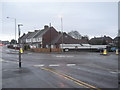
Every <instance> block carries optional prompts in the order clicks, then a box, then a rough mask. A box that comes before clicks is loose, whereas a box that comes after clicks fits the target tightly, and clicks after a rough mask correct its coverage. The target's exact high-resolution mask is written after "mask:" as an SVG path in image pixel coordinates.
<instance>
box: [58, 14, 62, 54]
mask: <svg viewBox="0 0 120 90" xmlns="http://www.w3.org/2000/svg"><path fill="white" fill-rule="evenodd" d="M59 17H60V21H61V32H62V52H63V17H62V16H61V15H60V16H59Z"/></svg>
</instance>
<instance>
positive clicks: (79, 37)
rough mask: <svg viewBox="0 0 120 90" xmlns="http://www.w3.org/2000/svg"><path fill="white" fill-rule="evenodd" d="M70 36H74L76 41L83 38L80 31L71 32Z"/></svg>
mask: <svg viewBox="0 0 120 90" xmlns="http://www.w3.org/2000/svg"><path fill="white" fill-rule="evenodd" d="M68 35H70V36H72V37H73V38H75V39H81V38H82V36H81V34H80V33H79V32H78V31H70V32H68Z"/></svg>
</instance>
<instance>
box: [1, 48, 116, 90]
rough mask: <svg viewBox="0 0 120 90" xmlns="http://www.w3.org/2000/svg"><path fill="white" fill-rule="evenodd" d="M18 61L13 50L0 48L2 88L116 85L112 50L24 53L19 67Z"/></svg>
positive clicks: (106, 86) (99, 86)
mask: <svg viewBox="0 0 120 90" xmlns="http://www.w3.org/2000/svg"><path fill="white" fill-rule="evenodd" d="M0 49H1V47H0ZM18 60H19V59H18V54H17V52H15V51H14V50H11V49H8V48H6V47H3V49H2V87H3V88H95V89H97V88H118V56H117V55H115V53H108V55H107V56H103V55H100V54H99V53H90V52H73V53H34V52H25V53H24V54H22V68H21V69H19V67H18Z"/></svg>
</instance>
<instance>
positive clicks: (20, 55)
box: [18, 24, 23, 68]
mask: <svg viewBox="0 0 120 90" xmlns="http://www.w3.org/2000/svg"><path fill="white" fill-rule="evenodd" d="M20 26H23V25H22V24H18V43H19V68H21V51H20V49H21V45H20Z"/></svg>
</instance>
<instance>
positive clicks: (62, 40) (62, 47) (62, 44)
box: [61, 16, 63, 52]
mask: <svg viewBox="0 0 120 90" xmlns="http://www.w3.org/2000/svg"><path fill="white" fill-rule="evenodd" d="M61 31H62V52H63V19H62V16H61Z"/></svg>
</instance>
